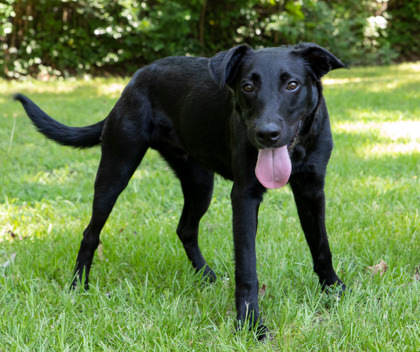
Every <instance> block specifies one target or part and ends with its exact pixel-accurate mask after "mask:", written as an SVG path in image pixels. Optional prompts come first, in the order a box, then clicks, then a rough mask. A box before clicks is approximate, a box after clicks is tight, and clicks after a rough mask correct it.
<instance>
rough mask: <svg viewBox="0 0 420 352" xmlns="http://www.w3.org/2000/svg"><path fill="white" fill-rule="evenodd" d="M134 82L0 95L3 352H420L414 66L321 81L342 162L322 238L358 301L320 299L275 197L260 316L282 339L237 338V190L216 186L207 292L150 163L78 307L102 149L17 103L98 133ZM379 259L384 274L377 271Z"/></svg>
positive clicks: (287, 203)
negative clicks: (52, 135) (43, 126)
mask: <svg viewBox="0 0 420 352" xmlns="http://www.w3.org/2000/svg"><path fill="white" fill-rule="evenodd" d="M126 83H127V80H122V79H95V80H90V81H82V80H74V81H64V82H47V83H46V82H36V81H28V82H22V83H18V82H13V83H8V82H4V81H0V106H1V110H0V351H1V352H3V351H218V352H219V351H248V350H251V351H398V352H400V351H419V350H420V274H419V270H420V219H419V208H420V192H419V189H420V187H419V186H420V185H419V176H420V119H419V116H420V104H419V102H420V64H412V65H400V66H391V67H381V68H377V67H373V68H354V69H351V70H350V71H348V70H340V71H337V72H332V73H331V74H329V75H328V76H327V77H326V78H325V80H324V86H325V96H326V99H327V103H328V106H329V110H330V115H331V121H332V128H333V133H334V141H335V149H334V152H333V155H332V159H331V161H330V164H329V169H328V175H327V186H326V193H327V228H328V230H329V238H330V244H331V247H332V251H333V255H334V264H335V267H336V268H337V271H338V273H339V275H340V277H341V278H342V279H343V280H344V281H345V282H346V284H347V285H348V286H349V287H350V288H351V290H352V291H351V294H349V295H347V296H345V298H344V299H342V300H341V301H338V300H337V299H336V297H334V296H328V295H325V294H323V293H321V292H320V290H319V287H318V284H317V277H316V275H315V274H314V273H313V271H312V261H311V258H310V253H309V249H308V247H307V245H306V242H305V240H304V236H303V234H302V231H301V229H300V225H299V222H298V219H297V214H296V210H295V206H294V202H293V199H292V193H291V191H290V188H288V187H285V188H284V189H281V190H276V191H270V192H269V193H268V194H267V195H266V197H265V200H264V203H263V205H262V207H261V209H260V224H259V233H258V237H257V256H258V272H259V279H260V285H261V290H260V307H261V310H262V316H263V318H264V321H265V323H266V325H267V326H268V327H270V329H271V330H272V333H273V339H272V340H271V341H268V342H267V343H265V344H258V343H255V342H254V340H253V339H252V338H250V336H249V334H238V335H234V326H235V309H234V307H235V304H234V280H233V278H234V265H233V247H232V235H231V210H230V199H229V193H230V187H231V184H230V182H227V181H225V180H223V179H221V178H217V179H216V185H215V192H214V197H213V202H212V206H211V207H210V210H209V211H208V213H207V214H206V216H205V217H204V218H203V221H202V223H201V233H202V234H201V237H200V239H201V246H202V249H203V254H204V256H205V257H206V258H207V260H208V262H209V264H210V265H211V266H212V267H213V269H214V270H215V272H216V273H217V274H218V276H219V278H220V279H219V280H218V282H217V283H215V284H212V285H207V284H201V283H200V282H199V281H198V280H197V278H196V277H195V276H194V274H193V269H192V268H191V266H190V264H189V262H188V260H187V258H186V255H185V253H184V250H183V248H182V245H181V243H180V241H179V240H178V239H177V236H176V234H175V231H174V230H175V228H176V225H177V221H178V217H179V215H180V211H181V207H182V196H181V190H180V187H179V184H178V181H177V180H176V179H175V178H174V177H173V176H172V173H171V172H170V171H169V169H168V167H167V166H166V165H165V163H164V162H163V161H162V160H161V159H160V158H159V156H158V155H157V153H155V152H148V154H147V156H146V158H145V159H144V161H143V163H142V165H141V167H140V168H139V169H138V171H137V172H136V173H135V175H134V176H133V178H132V180H131V182H130V184H129V186H128V188H127V189H126V191H125V192H124V193H123V194H122V195H121V196H120V198H119V200H118V203H117V205H116V207H115V208H114V211H113V213H112V215H111V217H110V219H109V221H108V222H107V224H106V226H105V228H104V230H103V232H102V237H101V240H102V244H101V245H100V248H99V250H98V251H97V254H96V256H95V260H94V264H93V270H92V273H91V276H90V280H91V290H90V291H89V292H88V293H79V294H75V293H69V291H68V288H69V284H70V281H71V275H72V269H73V266H74V263H75V259H76V254H77V250H78V247H79V243H80V240H81V236H82V231H83V229H84V227H85V226H86V225H87V223H88V221H89V217H90V208H91V201H92V196H93V182H94V177H95V174H96V168H97V165H98V161H99V155H100V151H99V148H94V149H90V150H81V151H79V150H73V149H71V148H66V147H61V146H58V145H56V144H54V143H53V142H51V141H48V140H46V139H45V138H43V137H42V136H41V135H40V134H39V133H37V132H36V131H35V129H34V128H33V126H32V125H31V123H30V122H29V119H28V118H27V117H26V115H24V112H23V109H22V107H21V106H20V104H18V103H15V102H13V101H12V100H11V99H10V95H11V94H12V93H15V92H18V91H20V92H22V93H25V94H27V95H28V96H29V97H31V98H32V99H34V101H35V102H36V103H38V104H39V105H40V106H41V107H42V108H43V109H44V110H45V111H47V112H48V113H49V114H50V115H51V116H53V117H55V118H57V119H58V120H59V121H61V122H63V123H66V124H69V125H73V126H77V125H87V124H91V123H94V122H97V121H99V120H100V119H102V118H104V117H105V116H106V115H107V113H108V112H109V111H110V109H111V108H112V106H113V105H114V103H115V102H116V100H117V98H118V96H119V94H120V92H121V90H122V88H123V87H124V85H125V84H126ZM381 260H383V261H384V262H385V263H386V264H387V266H388V270H387V271H386V272H385V273H383V274H382V275H381V274H380V273H378V274H376V275H374V274H373V273H372V271H371V270H369V269H368V267H371V266H374V265H376V264H378V263H379V262H380V261H381Z"/></svg>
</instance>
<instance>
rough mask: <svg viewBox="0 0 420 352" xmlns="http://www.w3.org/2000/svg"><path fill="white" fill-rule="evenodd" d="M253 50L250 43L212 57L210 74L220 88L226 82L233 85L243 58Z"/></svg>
mask: <svg viewBox="0 0 420 352" xmlns="http://www.w3.org/2000/svg"><path fill="white" fill-rule="evenodd" d="M251 51H252V49H251V48H250V47H249V46H248V45H238V46H235V47H234V48H232V49H230V50H228V51H222V52H220V53H218V54H216V55H215V56H213V57H212V58H210V61H209V71H210V75H211V77H212V78H213V80H214V81H215V82H216V84H217V85H218V86H219V87H220V88H223V87H224V86H225V84H226V85H228V86H232V84H233V82H234V81H235V78H236V77H237V75H238V72H239V68H240V63H241V62H242V59H243V58H244V57H245V56H246V55H247V54H248V53H249V52H251Z"/></svg>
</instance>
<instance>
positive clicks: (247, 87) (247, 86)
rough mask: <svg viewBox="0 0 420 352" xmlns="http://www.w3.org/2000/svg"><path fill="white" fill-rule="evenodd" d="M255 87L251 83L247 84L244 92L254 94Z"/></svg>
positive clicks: (243, 88) (243, 87)
mask: <svg viewBox="0 0 420 352" xmlns="http://www.w3.org/2000/svg"><path fill="white" fill-rule="evenodd" d="M254 89H255V88H254V86H253V85H252V84H251V83H245V84H244V85H243V86H242V90H243V91H244V92H247V93H252V92H253V91H254Z"/></svg>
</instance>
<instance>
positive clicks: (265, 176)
mask: <svg viewBox="0 0 420 352" xmlns="http://www.w3.org/2000/svg"><path fill="white" fill-rule="evenodd" d="M300 127H301V121H300V122H299V124H298V127H297V128H296V132H295V135H294V137H293V139H292V140H291V141H290V143H289V144H287V145H284V146H282V147H280V148H274V149H260V150H259V151H258V160H257V165H256V167H255V175H256V176H257V179H258V181H260V183H261V184H262V185H263V186H264V187H265V188H269V189H273V188H281V187H283V186H285V185H286V184H287V182H288V181H289V178H290V175H291V173H292V162H291V160H290V155H289V150H290V151H291V150H292V149H293V147H294V145H295V144H296V138H297V136H298V134H299V131H300Z"/></svg>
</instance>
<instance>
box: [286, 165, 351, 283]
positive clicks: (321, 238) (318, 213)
mask: <svg viewBox="0 0 420 352" xmlns="http://www.w3.org/2000/svg"><path fill="white" fill-rule="evenodd" d="M290 185H291V186H292V191H293V195H294V198H295V202H296V207H297V210H298V214H299V219H300V223H301V225H302V229H303V232H304V233H305V237H306V241H307V243H308V245H309V248H310V250H311V254H312V259H313V263H314V271H315V272H316V273H317V274H318V277H319V282H320V284H321V286H322V288H323V289H327V288H328V287H329V286H333V285H337V286H339V288H340V290H341V291H344V290H345V289H346V286H345V285H344V284H343V282H342V281H341V280H340V279H339V278H338V276H337V274H336V272H335V271H334V268H333V264H332V255H331V251H330V246H329V243H328V237H327V230H326V227H325V194H324V176H323V175H320V174H315V173H302V174H297V175H294V176H293V178H291V180H290Z"/></svg>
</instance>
